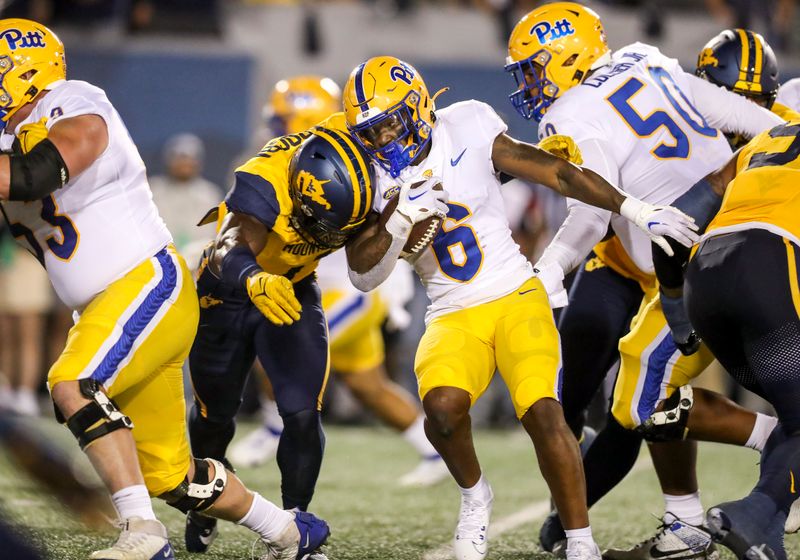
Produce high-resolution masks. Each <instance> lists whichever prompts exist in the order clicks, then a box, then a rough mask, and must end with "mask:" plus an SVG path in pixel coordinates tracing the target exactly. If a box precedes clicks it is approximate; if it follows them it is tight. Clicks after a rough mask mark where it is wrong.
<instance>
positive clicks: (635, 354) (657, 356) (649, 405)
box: [611, 289, 714, 430]
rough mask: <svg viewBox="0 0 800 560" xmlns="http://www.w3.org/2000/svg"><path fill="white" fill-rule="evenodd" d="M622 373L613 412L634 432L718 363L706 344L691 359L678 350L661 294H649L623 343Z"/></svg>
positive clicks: (656, 292)
mask: <svg viewBox="0 0 800 560" xmlns="http://www.w3.org/2000/svg"><path fill="white" fill-rule="evenodd" d="M619 353H620V360H621V362H620V369H619V375H618V376H617V382H616V385H615V386H614V399H613V404H612V408H611V411H612V413H613V414H614V418H616V420H617V421H618V422H619V423H620V424H621V425H622V426H623V427H625V428H627V429H629V430H630V429H633V428H635V427H637V426H638V425H640V424H641V423H642V422H644V421H645V420H647V418H648V417H649V416H650V415H651V414H652V413H653V412H655V409H656V406H657V405H658V404H659V403H660V402H661V401H662V400H663V399H666V398H668V397H669V396H670V395H672V392H673V391H674V390H675V389H677V388H678V387H680V386H681V385H686V384H687V383H689V382H691V381H692V379H694V378H695V377H697V376H698V375H700V374H701V373H702V372H703V370H705V369H706V368H707V367H708V365H709V364H710V363H711V362H712V361H713V360H714V356H713V355H712V354H711V352H710V351H709V350H708V348H706V346H705V345H704V344H703V345H701V346H700V350H699V351H698V352H697V353H695V354H692V355H691V356H684V355H683V354H681V352H680V350H678V348H677V346H675V341H674V340H673V339H672V334H671V333H670V330H669V326H668V325H667V320H666V318H665V317H664V312H663V311H662V310H661V300H660V299H659V296H658V290H657V289H652V290H649V291H648V292H647V294H646V295H645V297H644V299H643V300H642V305H641V307H640V308H639V312H638V313H637V315H636V316H635V317H634V318H633V320H632V321H631V330H630V332H629V333H628V334H627V335H625V336H624V337H622V338H621V339H620V341H619Z"/></svg>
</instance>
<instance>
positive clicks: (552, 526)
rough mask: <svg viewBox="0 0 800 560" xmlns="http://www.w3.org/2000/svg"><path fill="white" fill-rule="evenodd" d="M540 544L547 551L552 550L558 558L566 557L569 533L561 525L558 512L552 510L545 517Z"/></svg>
mask: <svg viewBox="0 0 800 560" xmlns="http://www.w3.org/2000/svg"><path fill="white" fill-rule="evenodd" d="M539 545H540V546H541V547H542V550H544V551H545V552H552V553H553V554H554V555H555V557H556V558H566V556H567V535H566V534H565V533H564V528H563V527H562V526H561V519H559V517H558V512H556V511H551V512H550V513H549V514H548V515H547V517H545V518H544V523H542V528H541V529H539Z"/></svg>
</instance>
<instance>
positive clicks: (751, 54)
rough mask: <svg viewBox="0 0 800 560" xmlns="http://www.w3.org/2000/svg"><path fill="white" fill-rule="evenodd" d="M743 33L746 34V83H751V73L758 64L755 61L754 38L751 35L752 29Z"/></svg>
mask: <svg viewBox="0 0 800 560" xmlns="http://www.w3.org/2000/svg"><path fill="white" fill-rule="evenodd" d="M745 35H747V55H748V56H747V60H748V62H749V64H748V65H747V83H748V84H752V83H753V74H755V72H754V70H755V68H756V67H757V65H758V62H757V61H756V38H755V37H753V32H752V31H749V30H747V31H745Z"/></svg>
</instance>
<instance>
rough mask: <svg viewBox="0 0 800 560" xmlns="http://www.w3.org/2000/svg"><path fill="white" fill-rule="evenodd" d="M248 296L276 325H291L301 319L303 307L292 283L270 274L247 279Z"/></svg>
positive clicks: (255, 275)
mask: <svg viewBox="0 0 800 560" xmlns="http://www.w3.org/2000/svg"><path fill="white" fill-rule="evenodd" d="M247 295H248V296H249V297H250V301H252V302H253V305H255V306H256V308H257V309H258V310H259V311H261V313H263V315H264V317H266V318H267V319H269V320H270V321H272V322H273V323H275V324H276V325H291V324H292V323H294V322H295V321H297V320H298V319H299V318H300V310H301V309H302V306H301V305H300V302H299V301H297V298H296V297H295V295H294V286H293V285H292V283H291V281H290V280H288V279H286V278H284V277H283V276H278V275H277V274H270V273H268V272H263V271H262V272H259V273H257V274H253V275H252V276H251V277H249V278H248V279H247Z"/></svg>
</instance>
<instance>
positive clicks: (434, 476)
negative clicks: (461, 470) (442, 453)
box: [399, 455, 450, 486]
mask: <svg viewBox="0 0 800 560" xmlns="http://www.w3.org/2000/svg"><path fill="white" fill-rule="evenodd" d="M449 477H450V471H449V470H447V465H446V464H445V462H444V459H442V458H441V457H439V456H438V455H437V456H436V457H433V458H430V459H422V461H420V462H419V464H418V465H417V466H416V467H415V468H414V470H412V471H411V472H408V473H406V474H404V475H403V476H401V477H400V481H399V482H400V486H433V485H434V484H437V483H439V482H442V481H443V480H446V479H447V478H449Z"/></svg>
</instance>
